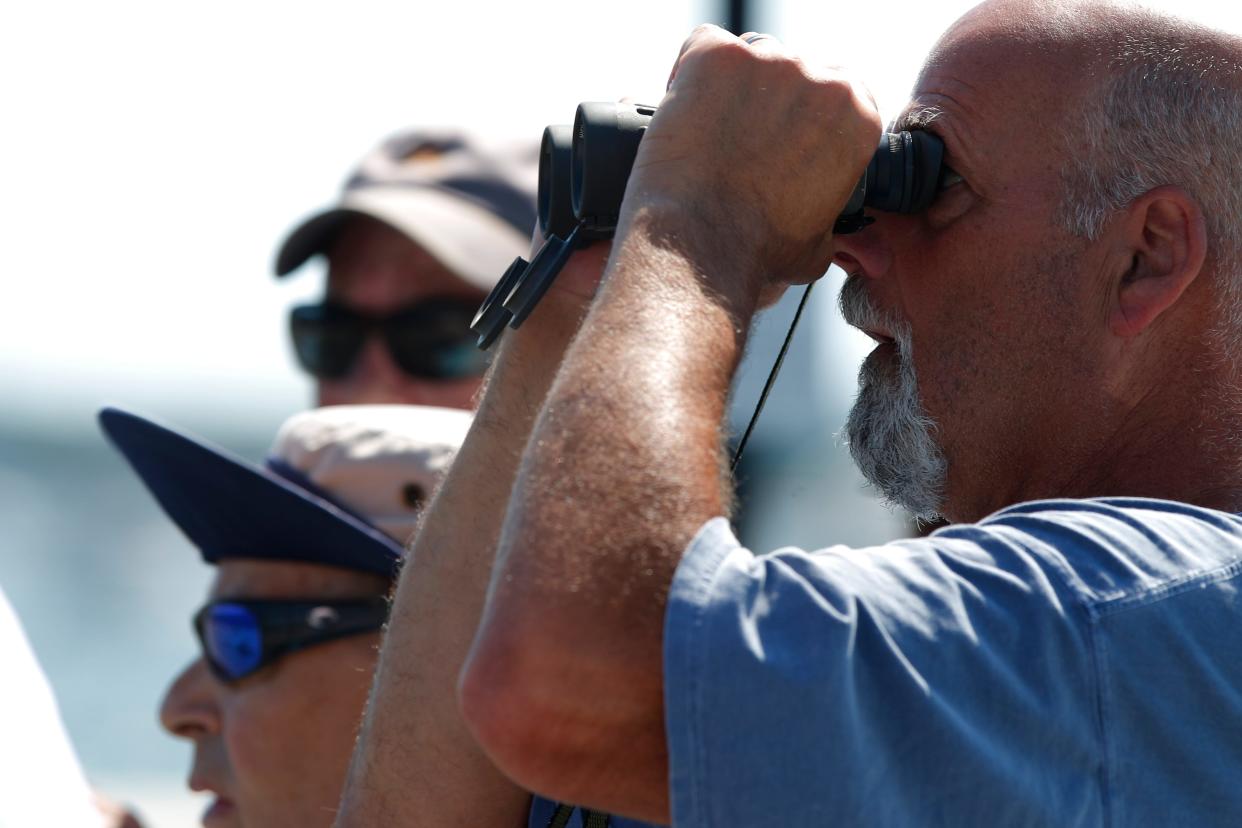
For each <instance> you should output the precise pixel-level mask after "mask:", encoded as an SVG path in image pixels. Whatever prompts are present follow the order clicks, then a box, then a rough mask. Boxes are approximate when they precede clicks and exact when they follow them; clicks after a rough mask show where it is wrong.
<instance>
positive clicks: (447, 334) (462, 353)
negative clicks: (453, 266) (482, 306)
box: [385, 299, 488, 379]
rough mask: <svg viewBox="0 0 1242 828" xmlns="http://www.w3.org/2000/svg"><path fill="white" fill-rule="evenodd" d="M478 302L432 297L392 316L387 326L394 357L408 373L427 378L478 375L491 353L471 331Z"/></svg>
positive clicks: (456, 377)
mask: <svg viewBox="0 0 1242 828" xmlns="http://www.w3.org/2000/svg"><path fill="white" fill-rule="evenodd" d="M475 310H476V307H475V303H467V302H461V301H459V300H453V299H432V300H429V301H426V302H423V303H421V304H419V305H418V306H417V307H414V308H411V309H410V310H409V311H407V312H406V313H403V314H400V315H399V316H396V317H393V318H392V319H390V320H389V321H388V323H387V326H386V331H385V333H386V338H387V340H388V346H389V348H391V349H392V356H393V359H394V360H395V361H396V363H397V364H398V365H400V366H401V368H402V370H404V371H405V372H406V373H408V374H412V375H414V376H417V377H426V378H428V379H463V378H465V377H477V376H479V375H481V374H482V373H483V372H484V371H485V370H486V369H487V362H488V355H487V354H486V353H485V352H483V351H480V350H479V349H478V347H477V346H476V345H475V341H476V339H477V338H476V337H475V336H474V335H473V334H471V332H470V322H471V320H472V319H473V318H474V312H475Z"/></svg>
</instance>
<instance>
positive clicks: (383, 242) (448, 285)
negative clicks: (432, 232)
mask: <svg viewBox="0 0 1242 828" xmlns="http://www.w3.org/2000/svg"><path fill="white" fill-rule="evenodd" d="M328 262H329V270H328V291H327V301H328V302H329V303H331V304H333V305H335V306H338V307H340V308H342V309H344V310H345V311H346V312H352V313H354V314H360V315H362V316H366V317H371V318H376V319H380V318H391V317H393V316H394V315H396V314H398V313H403V312H410V313H412V314H413V316H412V318H413V321H412V322H410V323H408V326H407V332H408V333H409V334H410V335H409V337H407V338H405V340H404V341H398V342H394V337H391V336H390V337H385V336H381V335H378V332H377V331H376V330H371V331H370V332H369V334H368V335H367V336H366V338H365V341H364V342H363V343H362V346H361V348H360V350H358V351H357V353H356V355H354V356H352V358H350V359H349V360H347V362H348V365H347V366H345V368H344V370H343V371H342V372H339V373H338V375H335V376H331V377H326V376H321V377H319V382H318V403H319V404H320V405H344V404H368V403H398V404H407V405H435V406H445V407H449V408H464V409H468V408H470V407H471V401H472V399H473V397H474V394H475V392H477V391H478V388H479V383H480V382H481V379H482V376H481V370H482V365H481V358H480V357H479V356H478V355H477V354H475V353H472V352H470V351H468V350H466V349H465V348H466V347H472V343H471V341H470V339H469V336H468V333H469V332H468V327H469V322H470V317H471V316H472V315H473V311H474V310H475V309H476V308H477V307H478V306H479V304H480V303H482V301H483V299H484V298H485V297H486V294H485V293H484V292H483V291H481V290H479V289H478V288H476V287H474V286H472V285H470V284H469V283H467V282H465V281H463V280H462V279H461V278H459V277H458V276H456V275H455V274H454V273H453V272H451V271H450V270H448V269H447V268H446V267H445V266H444V265H443V264H441V263H440V262H439V261H438V260H437V259H435V258H433V257H432V256H431V254H429V253H428V252H427V251H426V250H424V249H423V248H422V247H420V246H419V245H417V244H415V243H414V242H413V241H411V240H410V238H409V237H408V236H406V235H405V234H403V233H400V232H398V231H397V230H394V229H393V228H391V227H389V226H388V225H386V224H384V223H382V222H379V221H375V220H373V219H370V218H365V217H358V218H354V219H351V220H350V221H349V223H348V224H347V225H346V226H345V228H344V229H343V230H342V231H341V233H340V235H339V236H338V237H337V238H336V240H335V242H334V243H333V245H332V247H331V249H330V250H329V251H328ZM411 326H412V327H413V328H415V329H416V330H412V331H411V330H409V327H411ZM437 332H439V333H437ZM456 334H459V335H460V336H459V338H458V341H457V344H454V342H453V341H452V337H453V336H454V335H456ZM394 344H395V345H396V347H398V348H405V349H406V353H405V354H404V355H403V354H400V353H394V350H393V347H394ZM402 361H404V362H405V367H403V366H402V364H400V362H402ZM433 365H434V366H438V367H439V368H440V369H442V370H439V371H437V370H428V369H427V368H426V367H420V366H433ZM466 365H470V366H473V367H470V368H467V367H465V366H466ZM436 373H439V374H441V375H440V376H434V374H436ZM463 374H464V375H463Z"/></svg>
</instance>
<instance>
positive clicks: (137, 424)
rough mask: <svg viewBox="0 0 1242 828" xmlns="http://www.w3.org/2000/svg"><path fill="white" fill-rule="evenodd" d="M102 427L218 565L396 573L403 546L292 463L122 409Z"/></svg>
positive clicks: (109, 412)
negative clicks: (241, 453) (248, 454)
mask: <svg viewBox="0 0 1242 828" xmlns="http://www.w3.org/2000/svg"><path fill="white" fill-rule="evenodd" d="M99 425H100V427H101V428H102V429H103V430H104V433H105V434H107V436H108V438H109V439H110V440H111V441H112V443H113V445H115V446H116V447H117V449H119V450H120V452H121V454H123V455H124V456H125V459H126V460H128V461H129V464H130V466H132V467H133V469H134V471H135V472H137V474H138V477H139V478H140V479H141V480H142V482H143V483H144V484H146V487H147V489H149V490H150V492H151V494H152V495H154V496H155V499H156V500H157V501H158V502H159V504H160V506H162V507H163V509H164V512H165V513H166V514H167V515H168V517H170V518H171V519H172V521H173V523H175V524H177V526H178V527H179V528H180V529H181V531H182V532H183V533H184V534H185V536H186V537H187V538H188V539H189V540H190V542H191V543H193V544H194V545H195V546H197V547H198V549H199V551H200V552H201V553H202V555H203V559H204V560H206V561H208V562H209V563H218V562H219V561H222V560H227V559H230V558H249V559H265V560H280V561H296V562H299V563H318V564H327V565H329V566H339V567H344V568H347V569H356V570H362V571H364V572H373V573H376V574H379V575H382V576H384V577H387V578H392V577H395V576H396V573H397V564H398V562H399V561H400V559H401V557H402V554H403V549H402V547H401V544H399V543H397V541H395V540H393V539H392V538H390V537H389V536H388V535H386V534H384V533H383V532H381V531H380V530H379V529H377V528H375V527H374V526H372V525H371V524H370V523H368V522H367V521H366V520H364V519H362V518H361V517H360V516H358V515H357V514H355V513H353V512H351V511H350V510H349V509H347V508H346V507H344V506H343V505H341V504H340V503H336V502H333V501H332V500H331V499H330V498H329V496H328V495H327V493H326V492H324V491H322V490H320V491H312V490H311V489H310V488H307V487H306V484H307V481H306V479H305V478H302V479H301V480H300V483H301V485H299V483H298V482H294V480H293V479H292V478H294V477H295V476H296V475H295V474H294V473H293V472H292V471H290V470H289V468H288V467H287V466H286V465H285V464H282V463H279V462H273V463H270V464H268V465H267V466H266V467H260V466H256V465H254V464H251V463H247V462H246V461H244V460H241V459H239V458H237V457H233V456H232V455H230V454H229V453H228V452H226V451H224V450H222V449H219V448H216V447H214V446H211V445H209V444H207V443H205V442H202V441H200V440H197V439H195V438H193V437H190V436H188V435H185V434H181V433H179V432H176V431H173V430H172V429H170V428H166V427H164V426H162V425H158V424H157V423H154V422H151V421H150V420H147V419H144V418H142V417H139V416H137V415H136V414H131V413H129V412H127V411H121V410H119V409H116V408H105V409H103V410H102V411H100V412H99Z"/></svg>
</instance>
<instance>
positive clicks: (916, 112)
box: [889, 105, 944, 132]
mask: <svg viewBox="0 0 1242 828" xmlns="http://www.w3.org/2000/svg"><path fill="white" fill-rule="evenodd" d="M943 114H944V110H943V109H941V108H940V107H938V106H930V105H929V106H920V107H917V108H915V109H910V110H908V111H906V112H903V113H902V114H901V115H899V116H898V117H897V120H895V121H893V125H892V127H890V129H889V131H890V132H906V131H907V130H919V129H927V128H928V127H929V126H931V124H932V123H933V122H934V121H935V120H936V119H938V118H939V117H940V116H941V115H943Z"/></svg>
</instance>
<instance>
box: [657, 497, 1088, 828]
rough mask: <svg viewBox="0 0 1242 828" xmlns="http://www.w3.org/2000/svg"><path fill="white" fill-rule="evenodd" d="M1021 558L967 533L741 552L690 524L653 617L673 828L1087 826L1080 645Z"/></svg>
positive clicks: (1031, 542)
mask: <svg viewBox="0 0 1242 828" xmlns="http://www.w3.org/2000/svg"><path fill="white" fill-rule="evenodd" d="M1038 545H1039V541H1038V539H1034V538H1031V537H1029V536H1027V535H1025V534H1023V533H1022V532H1019V531H1015V530H1012V529H1011V528H1009V527H998V528H996V529H992V530H987V529H981V528H979V527H972V528H971V529H970V530H969V531H960V532H953V531H948V532H942V533H938V534H937V535H934V536H933V537H932V538H928V539H922V540H914V541H902V542H898V543H895V544H891V545H888V546H885V547H879V548H874V549H862V550H852V549H847V548H844V547H834V548H830V549H825V550H820V551H818V552H814V553H807V552H804V551H802V550H799V549H782V550H778V551H777V552H774V553H771V554H768V555H763V556H755V555H753V554H752V553H751V552H749V551H748V550H746V549H745V548H743V547H742V546H741V545H740V544H739V543H738V541H737V540H736V539H735V538H734V536H733V534H732V533H731V531H730V529H729V526H728V523H727V522H726V521H725V520H724V519H723V518H717V519H714V520H712V521H710V522H709V523H707V524H706V525H705V526H704V527H703V528H702V529H701V530H700V532H699V534H698V535H697V536H696V537H695V539H694V540H693V541H692V543H691V545H690V546H689V548H688V550H687V552H686V555H685V558H684V559H683V561H682V563H681V565H680V567H679V568H678V571H677V574H676V577H675V579H674V582H673V585H672V590H671V593H670V599H669V606H668V610H667V615H666V620H665V656H664V657H665V662H664V670H665V705H666V720H667V729H668V742H669V756H670V792H671V798H672V806H671V807H672V815H673V824H674V825H675V826H679V828H690V826H696V827H697V826H702V827H703V828H707V826H721V825H745V826H748V828H762V827H763V826H778V825H780V826H788V825H791V824H804V825H816V826H832V825H868V826H883V825H919V826H928V825H964V824H977V825H1031V824H1039V825H1043V824H1058V825H1070V824H1081V823H1082V822H1084V821H1088V822H1089V821H1091V820H1093V819H1098V818H1099V815H1100V813H1099V808H1100V802H1099V793H1098V791H1099V787H1098V785H1097V784H1096V776H1097V775H1098V773H1099V766H1100V761H1099V752H1098V739H1097V734H1098V721H1097V719H1096V716H1095V715H1094V712H1093V705H1092V704H1091V699H1093V698H1094V697H1095V694H1094V689H1093V684H1092V681H1093V675H1094V673H1093V671H1092V668H1091V659H1092V653H1091V644H1090V637H1089V632H1088V629H1087V625H1086V623H1085V619H1084V618H1083V617H1082V610H1081V608H1080V607H1079V605H1078V604H1077V603H1076V602H1075V601H1074V596H1073V594H1072V592H1071V591H1070V590H1069V589H1068V588H1067V587H1066V586H1065V585H1064V579H1063V578H1062V577H1061V573H1059V572H1057V571H1056V563H1055V558H1054V557H1052V556H1041V555H1040V554H1038V551H1039V550H1038V549H1036V548H1033V547H1037V546H1038ZM1052 815H1055V818H1053V817H1052Z"/></svg>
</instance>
